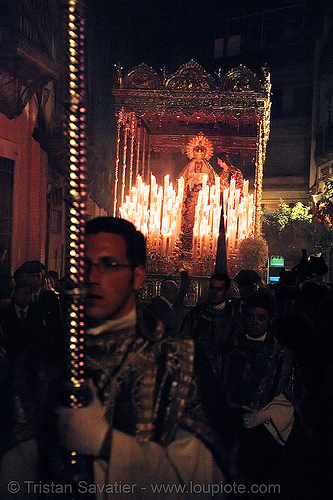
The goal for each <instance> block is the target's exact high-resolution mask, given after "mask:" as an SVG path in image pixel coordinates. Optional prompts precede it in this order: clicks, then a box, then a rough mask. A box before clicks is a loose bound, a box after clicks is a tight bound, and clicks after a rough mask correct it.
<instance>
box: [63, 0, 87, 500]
mask: <svg viewBox="0 0 333 500" xmlns="http://www.w3.org/2000/svg"><path fill="white" fill-rule="evenodd" d="M84 10H85V5H84V0H67V10H66V15H67V19H66V26H67V43H68V64H67V78H68V95H67V99H66V109H67V113H66V117H65V123H64V125H65V126H64V129H65V138H66V141H67V158H68V160H67V164H68V191H67V195H66V218H67V245H66V249H67V254H66V267H67V273H66V274H67V276H68V278H69V280H70V283H71V287H70V289H69V290H67V295H68V304H67V309H66V311H65V314H64V316H65V323H66V327H67V331H68V337H69V374H68V380H67V381H65V384H64V396H65V397H64V401H63V402H64V403H65V404H67V405H69V406H71V407H73V408H79V407H81V406H84V405H86V404H88V402H89V399H90V391H89V387H88V385H87V383H86V378H85V361H84V340H85V322H84V305H83V300H84V257H85V216H86V198H87V185H86V129H85V127H86V109H85V93H86V89H85V80H84V73H85V54H84V53H85V50H84V49H85V47H84V44H85V30H84ZM91 464H92V459H91V457H82V456H80V455H78V454H77V452H76V451H75V450H73V451H71V452H66V455H65V457H64V478H63V479H64V481H66V482H67V481H68V482H70V483H71V485H72V490H71V492H70V495H69V496H68V497H67V498H68V499H70V500H76V499H78V498H79V497H80V495H79V493H78V490H77V488H76V486H77V483H78V481H79V480H80V479H86V480H87V479H91V478H92V468H91V467H90V466H91ZM87 498H89V496H88V497H87ZM90 498H91V497H90Z"/></svg>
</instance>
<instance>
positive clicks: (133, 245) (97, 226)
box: [86, 217, 146, 269]
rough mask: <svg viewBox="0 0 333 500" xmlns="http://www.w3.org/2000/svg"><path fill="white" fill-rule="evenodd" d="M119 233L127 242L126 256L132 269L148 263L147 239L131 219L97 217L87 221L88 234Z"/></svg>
mask: <svg viewBox="0 0 333 500" xmlns="http://www.w3.org/2000/svg"><path fill="white" fill-rule="evenodd" d="M98 233H110V234H119V235H120V236H122V237H123V238H124V241H125V244H126V257H127V259H128V262H129V263H130V266H131V268H132V269H135V268H136V267H138V266H145V265H146V241H145V237H144V236H143V234H142V233H141V232H140V231H138V230H137V229H136V227H135V226H134V225H133V224H132V223H131V222H129V221H127V220H125V219H121V218H119V217H96V218H95V219H91V220H89V221H88V222H87V223H86V234H98Z"/></svg>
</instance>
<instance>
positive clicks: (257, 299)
mask: <svg viewBox="0 0 333 500" xmlns="http://www.w3.org/2000/svg"><path fill="white" fill-rule="evenodd" d="M250 307H261V308H262V309H265V311H267V312H268V315H269V317H270V318H272V317H273V315H274V312H275V304H274V299H273V297H272V296H271V294H270V293H269V292H268V291H266V290H257V291H256V292H254V294H252V295H251V297H249V299H248V301H247V303H246V310H247V311H248V309H249V308H250Z"/></svg>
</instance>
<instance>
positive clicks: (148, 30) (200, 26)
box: [87, 0, 310, 72]
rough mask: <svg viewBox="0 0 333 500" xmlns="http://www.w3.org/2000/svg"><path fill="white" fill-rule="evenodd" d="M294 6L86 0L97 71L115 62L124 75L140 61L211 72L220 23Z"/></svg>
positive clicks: (284, 0)
mask: <svg viewBox="0 0 333 500" xmlns="http://www.w3.org/2000/svg"><path fill="white" fill-rule="evenodd" d="M298 3H300V2H297V1H288V0H271V1H270V0H252V1H251V2H250V1H249V0H164V1H163V0H87V6H88V22H89V23H90V26H91V27H92V29H93V35H92V37H93V39H94V45H95V47H99V49H98V50H99V53H100V54H102V56H103V57H102V60H103V66H102V70H108V69H109V68H110V67H112V65H113V64H114V62H116V61H120V62H121V64H122V65H123V66H124V68H125V71H128V70H129V69H131V68H132V67H134V66H136V65H137V64H140V63H142V62H145V63H147V64H148V65H149V66H151V67H153V68H154V69H155V70H157V71H158V70H160V68H162V67H163V66H165V67H166V69H167V70H168V71H169V72H173V71H175V70H176V69H177V68H178V67H179V66H180V65H182V64H185V63H186V62H188V61H189V60H190V59H194V60H195V61H197V62H198V63H199V64H201V65H202V66H203V67H204V68H205V69H206V70H207V71H208V72H212V71H214V70H215V69H216V68H217V67H218V64H219V62H218V61H216V60H214V40H215V39H216V38H220V37H222V36H223V32H224V27H225V20H226V19H228V18H232V17H238V16H242V15H245V14H249V13H255V12H258V11H261V10H270V9H277V8H279V7H285V6H287V5H295V4H298ZM303 3H304V2H303ZM306 3H310V2H306Z"/></svg>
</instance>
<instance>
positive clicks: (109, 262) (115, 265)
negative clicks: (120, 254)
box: [85, 257, 131, 273]
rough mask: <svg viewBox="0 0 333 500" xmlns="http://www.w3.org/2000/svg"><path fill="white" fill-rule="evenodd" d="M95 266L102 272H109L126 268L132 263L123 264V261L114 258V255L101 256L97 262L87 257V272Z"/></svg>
mask: <svg viewBox="0 0 333 500" xmlns="http://www.w3.org/2000/svg"><path fill="white" fill-rule="evenodd" d="M94 266H96V267H97V269H98V271H99V272H100V273H109V272H111V271H118V270H119V269H124V268H125V267H131V265H130V264H122V263H121V262H117V261H116V260H113V259H112V257H100V258H99V259H98V261H97V262H92V261H91V260H89V259H85V270H86V273H90V271H91V270H92V268H93V267H94Z"/></svg>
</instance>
